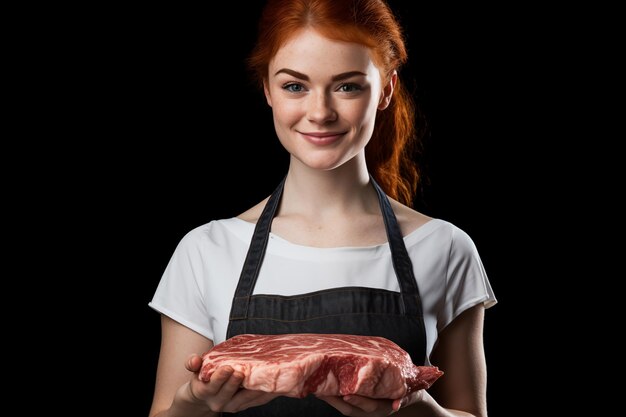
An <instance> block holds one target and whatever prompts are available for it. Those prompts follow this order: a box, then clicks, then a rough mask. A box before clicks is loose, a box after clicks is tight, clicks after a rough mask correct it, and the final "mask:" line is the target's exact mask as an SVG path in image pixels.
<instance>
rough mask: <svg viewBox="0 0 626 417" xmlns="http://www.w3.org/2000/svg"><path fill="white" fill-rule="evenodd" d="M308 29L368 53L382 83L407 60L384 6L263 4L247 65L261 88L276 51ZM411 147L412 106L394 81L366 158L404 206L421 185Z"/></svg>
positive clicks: (330, 1)
mask: <svg viewBox="0 0 626 417" xmlns="http://www.w3.org/2000/svg"><path fill="white" fill-rule="evenodd" d="M307 27H311V28H315V30H317V31H318V32H320V33H321V34H322V35H324V36H326V37H328V38H330V39H334V40H339V41H345V42H355V43H359V44H362V45H365V46H367V47H368V48H370V50H371V51H372V55H373V57H372V59H373V60H374V62H375V64H376V66H377V67H378V69H379V70H380V72H381V74H382V76H383V81H384V82H385V83H386V82H388V81H389V77H390V76H391V74H392V73H393V70H398V69H400V67H401V66H402V64H404V63H405V62H406V60H407V52H406V48H405V45H404V37H403V34H402V30H401V28H400V25H399V24H398V21H397V20H396V18H395V17H394V15H393V13H392V11H391V10H390V8H389V6H388V5H387V4H386V3H385V2H384V1H383V0H268V1H267V4H266V5H265V8H264V10H263V13H262V15H261V19H260V22H259V33H258V39H257V43H256V46H255V48H254V49H253V51H252V54H251V55H250V57H249V60H248V64H249V67H250V69H251V70H252V72H253V74H254V76H255V77H256V79H257V81H258V82H259V84H260V85H261V86H262V85H263V81H266V80H267V79H268V71H269V63H270V61H271V60H272V58H273V57H274V56H275V55H276V53H277V52H278V50H279V49H280V47H281V46H282V45H283V44H284V43H285V42H286V41H287V40H289V39H290V38H291V37H292V36H294V35H295V34H296V33H297V32H298V31H300V30H302V29H304V28H307ZM416 142H417V137H416V131H415V106H414V103H413V99H412V97H411V95H410V94H409V93H408V92H407V91H406V89H405V88H404V85H403V84H402V83H401V82H400V80H399V79H398V81H397V82H396V86H395V90H394V94H393V96H392V100H391V103H390V104H389V107H388V108H387V109H385V110H384V111H379V112H378V114H377V115H376V125H375V127H374V133H373V134H372V138H371V140H370V141H369V143H368V145H367V147H366V149H365V156H366V160H367V164H368V169H369V170H370V172H371V173H372V175H373V176H374V178H375V179H376V181H377V182H378V183H379V184H380V186H381V187H382V188H383V190H385V192H386V193H387V194H388V195H389V196H391V197H392V198H395V199H397V200H399V201H400V202H402V203H404V204H406V205H409V206H412V205H413V199H414V197H415V192H416V189H417V185H418V183H419V179H420V176H419V172H418V167H417V164H416V162H415V161H414V159H413V153H414V151H415V145H416Z"/></svg>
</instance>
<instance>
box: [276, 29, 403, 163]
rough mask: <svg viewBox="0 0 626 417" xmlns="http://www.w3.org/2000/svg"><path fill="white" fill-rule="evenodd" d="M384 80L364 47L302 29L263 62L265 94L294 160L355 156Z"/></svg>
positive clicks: (385, 92) (378, 105)
mask: <svg viewBox="0 0 626 417" xmlns="http://www.w3.org/2000/svg"><path fill="white" fill-rule="evenodd" d="M395 79H396V75H395V73H394V75H393V76H392V77H391V80H390V81H389V83H387V84H386V85H383V84H382V79H381V74H380V72H379V70H378V68H377V67H376V66H375V65H374V63H373V61H372V59H371V57H370V51H369V49H368V48H367V47H365V46H363V45H360V44H356V43H346V42H339V41H335V40H331V39H328V38H325V37H324V36H322V35H320V34H319V33H317V32H316V31H313V30H310V29H307V30H305V31H303V32H300V33H298V34H297V35H296V36H295V37H293V38H292V39H291V40H290V41H288V42H287V43H286V44H285V45H283V47H282V48H280V49H279V50H278V53H277V54H276V56H275V57H274V59H273V60H272V61H271V62H270V65H269V77H268V80H267V81H266V83H265V95H266V97H267V102H268V104H269V105H270V106H271V107H272V113H273V116H274V125H275V128H276V133H277V135H278V138H279V139H280V141H281V143H282V145H283V146H284V147H285V148H286V149H287V151H288V152H289V153H290V154H291V155H292V162H293V158H295V159H296V160H297V161H299V162H300V163H302V164H304V165H306V166H308V167H310V168H313V169H321V170H330V169H334V168H336V167H338V166H340V165H342V164H344V163H346V162H347V161H350V160H353V159H354V158H355V157H356V156H360V157H362V158H363V160H364V148H365V145H367V143H368V141H369V139H370V137H371V136H372V132H373V130H374V120H375V117H376V111H377V109H381V110H382V109H384V108H385V107H387V105H388V104H389V100H390V98H391V94H392V92H393V86H394V84H395Z"/></svg>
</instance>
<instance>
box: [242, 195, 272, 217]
mask: <svg viewBox="0 0 626 417" xmlns="http://www.w3.org/2000/svg"><path fill="white" fill-rule="evenodd" d="M267 200H269V197H267V198H265V199H264V200H263V201H261V202H259V203H258V204H257V205H255V206H253V207H251V208H249V209H248V210H246V211H244V212H243V213H241V214H239V215H238V216H237V218H239V219H241V220H243V221H246V222H248V223H256V222H257V221H258V220H259V217H261V213H262V212H263V209H264V208H265V204H266V203H267Z"/></svg>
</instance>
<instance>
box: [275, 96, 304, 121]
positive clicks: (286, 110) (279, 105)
mask: <svg viewBox="0 0 626 417" xmlns="http://www.w3.org/2000/svg"><path fill="white" fill-rule="evenodd" d="M301 108H302V106H300V105H299V104H298V100H280V99H279V100H275V101H274V105H273V106H272V111H273V113H274V120H276V121H277V122H280V123H281V124H292V123H294V122H296V121H298V120H299V119H300V118H302V110H301Z"/></svg>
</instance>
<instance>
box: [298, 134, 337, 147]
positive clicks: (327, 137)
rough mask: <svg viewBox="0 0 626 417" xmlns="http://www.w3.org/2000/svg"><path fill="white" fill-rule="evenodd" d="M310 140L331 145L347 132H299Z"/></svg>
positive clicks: (320, 144)
mask: <svg viewBox="0 0 626 417" xmlns="http://www.w3.org/2000/svg"><path fill="white" fill-rule="evenodd" d="M298 133H300V135H301V136H302V137H303V138H304V139H306V140H307V141H308V142H310V143H312V144H314V145H318V146H323V145H330V144H331V143H334V142H336V141H337V140H339V139H340V138H341V137H342V136H343V135H345V134H346V132H298Z"/></svg>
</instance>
